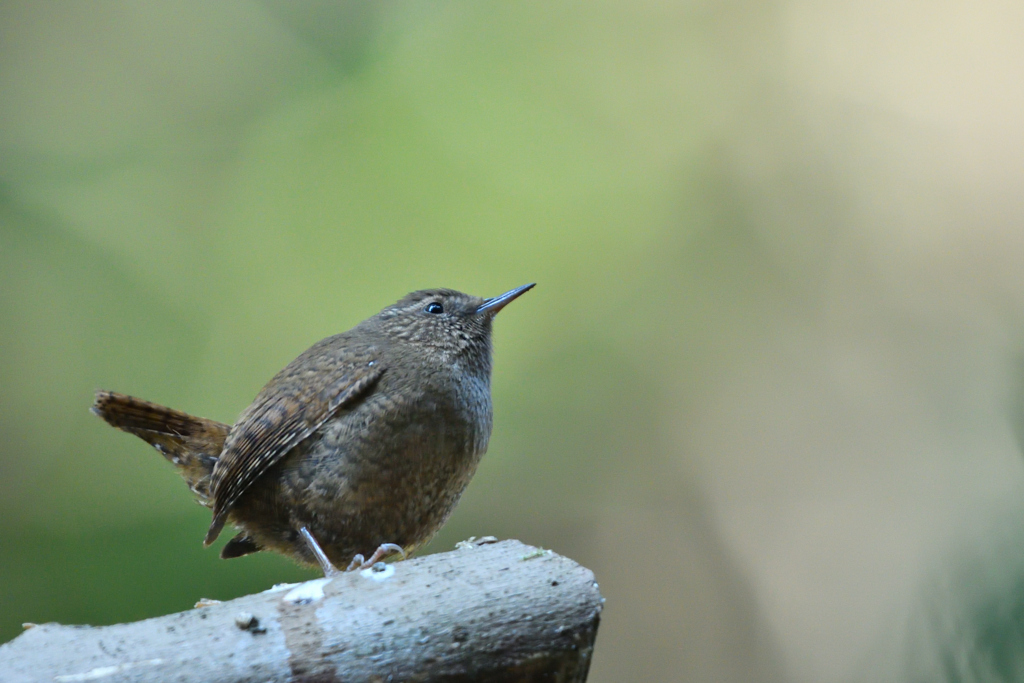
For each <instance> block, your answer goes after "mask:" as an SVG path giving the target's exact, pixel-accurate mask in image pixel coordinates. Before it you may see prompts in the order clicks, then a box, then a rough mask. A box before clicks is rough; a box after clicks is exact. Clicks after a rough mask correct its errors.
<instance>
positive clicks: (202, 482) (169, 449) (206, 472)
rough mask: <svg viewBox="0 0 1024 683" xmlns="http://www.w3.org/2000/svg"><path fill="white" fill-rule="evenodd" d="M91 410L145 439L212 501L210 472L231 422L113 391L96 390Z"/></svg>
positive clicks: (206, 501) (200, 497)
mask: <svg viewBox="0 0 1024 683" xmlns="http://www.w3.org/2000/svg"><path fill="white" fill-rule="evenodd" d="M92 412H93V414H95V415H98V416H99V417H101V418H103V420H105V421H106V422H107V424H109V425H111V426H112V427H117V428H118V429H120V430H121V431H124V432H128V433H129V434H134V435H135V436H137V437H139V438H140V439H142V440H144V441H146V442H147V443H149V444H150V445H151V446H153V447H154V448H155V449H156V450H157V451H159V452H160V454H161V455H163V456H164V457H165V458H167V460H168V461H169V462H170V463H171V464H173V465H174V466H175V467H177V468H178V471H179V473H180V474H181V476H182V477H183V478H184V479H185V482H186V483H187V484H188V486H189V488H190V489H192V491H193V493H195V494H196V497H197V499H198V500H199V502H200V503H202V504H203V505H207V506H209V505H211V504H212V500H211V498H210V476H211V475H212V474H213V469H214V465H215V464H216V463H217V458H218V456H219V455H220V452H221V450H223V448H224V441H225V439H227V436H228V432H229V430H230V429H231V428H230V427H229V426H228V425H226V424H223V423H221V422H216V421H214V420H207V419H205V418H202V417H195V416H194V415H189V414H188V413H183V412H181V411H180V410H173V409H171V408H166V407H164V406H162V405H158V404H156V403H150V402H149V401H143V400H142V399H139V398H135V397H134V396H127V395H125V394H118V393H116V392H113V391H103V390H100V391H97V392H96V398H95V401H94V402H93V406H92Z"/></svg>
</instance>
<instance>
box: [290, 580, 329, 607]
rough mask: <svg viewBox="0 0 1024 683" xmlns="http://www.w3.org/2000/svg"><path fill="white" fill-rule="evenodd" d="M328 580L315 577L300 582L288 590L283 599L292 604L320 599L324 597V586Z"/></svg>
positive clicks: (304, 603) (302, 603) (301, 603)
mask: <svg viewBox="0 0 1024 683" xmlns="http://www.w3.org/2000/svg"><path fill="white" fill-rule="evenodd" d="M328 582H330V579H316V580H314V581H307V582H306V583H300V584H299V585H298V586H296V587H295V588H293V589H291V590H290V591H288V594H287V595H285V596H284V601H285V602H290V603H292V604H293V605H306V604H308V603H311V602H315V601H317V600H320V599H322V598H323V597H324V586H325V585H327V583H328Z"/></svg>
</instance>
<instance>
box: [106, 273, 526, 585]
mask: <svg viewBox="0 0 1024 683" xmlns="http://www.w3.org/2000/svg"><path fill="white" fill-rule="evenodd" d="M532 287H533V285H532V284H529V285H524V286H522V287H517V288H516V289H513V290H511V291H508V292H506V293H505V294H502V295H501V296H497V297H494V298H493V299H481V298H479V297H475V296H470V295H468V294H462V293H461V292H456V291H454V290H451V289H431V290H423V291H419V292H413V293H412V294H409V295H408V296H406V297H405V298H403V299H401V300H400V301H398V302H397V303H396V304H394V305H392V306H388V307H387V308H385V309H384V310H382V311H381V312H380V313H378V314H377V315H375V316H373V317H371V318H368V319H367V320H364V321H363V322H361V323H359V324H358V325H356V326H355V327H354V328H352V329H351V330H349V331H348V332H342V333H341V334H337V335H334V336H333V337H328V338H326V339H323V340H321V341H320V342H317V343H316V344H314V345H313V346H312V347H310V348H309V349H308V350H307V351H306V352H305V353H303V354H302V355H300V356H299V357H298V358H296V359H295V360H293V361H292V362H291V363H289V364H288V365H287V366H286V367H285V368H284V369H283V370H281V372H279V373H277V375H275V376H274V378H273V379H271V380H270V382H268V383H267V385H266V386H265V387H263V389H262V390H261V391H260V393H259V394H258V395H257V396H256V400H254V401H253V403H252V405H250V406H249V407H248V408H246V409H245V410H244V411H243V412H242V414H241V416H240V417H239V418H238V421H237V422H235V424H234V426H228V425H226V424H222V423H220V422H215V421H213V420H207V419H205V418H201V417H194V416H192V415H188V414H187V413H182V412H179V411H177V410H172V409H170V408H165V407H163V406H160V405H157V404H154V403H149V402H148V401H143V400H141V399H137V398H133V397H131V396H125V395H124V394H117V393H114V392H110V391H98V392H96V401H95V403H94V404H93V407H92V411H93V412H94V413H95V414H97V415H99V416H100V417H102V418H103V419H104V420H106V421H107V423H109V424H110V425H112V426H114V427H117V428H118V429H121V430H123V431H126V432H128V433H130V434H135V435H136V436H138V437H140V438H142V439H144V440H145V441H147V442H148V443H150V444H151V445H152V446H153V447H154V448H156V449H157V451H159V452H160V453H161V454H162V455H163V456H164V457H165V458H167V459H168V460H169V461H170V462H171V463H173V464H174V465H175V466H176V467H177V468H178V471H179V472H180V474H181V475H182V477H183V478H184V479H185V482H186V483H187V484H188V486H189V488H190V489H192V491H193V493H195V495H196V498H197V499H198V500H199V502H200V503H202V504H203V505H206V506H207V507H211V508H212V509H213V521H212V522H211V524H210V530H209V532H208V533H207V534H206V541H205V544H206V545H209V544H210V543H213V541H214V540H215V539H216V538H217V536H218V534H220V531H221V529H222V528H223V526H224V523H225V522H228V521H230V522H231V523H232V524H234V525H235V526H236V527H238V528H239V529H240V530H241V533H239V534H238V535H237V536H235V537H234V538H232V539H231V540H230V541H229V542H228V543H227V545H225V546H224V549H223V550H222V551H221V557H224V558H230V557H240V556H242V555H248V554H249V553H254V552H257V551H260V550H274V551H277V552H280V553H283V554H285V555H287V556H289V557H292V558H294V559H296V560H298V561H299V562H303V563H307V564H313V563H318V564H319V565H320V566H321V567H322V568H323V570H324V573H325V574H327V575H331V574H333V573H334V572H335V571H337V570H335V569H334V566H335V565H337V566H347V567H348V569H354V568H360V567H367V566H370V565H372V564H374V563H375V562H377V561H379V560H380V559H381V558H382V557H385V556H387V555H389V554H391V553H399V554H401V555H402V556H403V557H405V555H406V553H412V552H413V551H414V550H416V549H417V548H419V547H421V546H422V545H423V544H425V543H426V542H427V541H429V540H430V538H431V537H432V536H433V535H434V534H435V533H436V532H437V531H438V529H440V528H441V525H442V524H444V522H445V520H446V519H447V518H448V516H449V515H450V514H451V512H452V510H453V509H454V508H455V505H456V504H457V503H458V501H459V498H460V497H461V496H462V492H463V491H464V490H465V488H466V485H467V484H468V483H469V480H470V478H471V477H472V476H473V473H474V472H475V471H476V466H477V463H479V461H480V457H481V456H482V455H483V453H484V451H485V450H486V449H487V441H488V439H489V437H490V434H491V322H492V320H493V319H494V316H495V314H497V313H498V311H500V310H501V309H502V308H504V307H505V306H506V305H507V304H508V303H509V302H511V301H513V300H514V299H516V298H517V297H519V296H520V295H521V294H523V293H524V292H527V291H528V290H530V289H531V288H532ZM366 553H372V554H371V556H370V559H369V560H368V561H365V562H364V560H363V557H364V554H366ZM350 561H351V562H350Z"/></svg>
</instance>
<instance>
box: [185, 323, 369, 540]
mask: <svg viewBox="0 0 1024 683" xmlns="http://www.w3.org/2000/svg"><path fill="white" fill-rule="evenodd" d="M325 341H326V340H325ZM318 346H319V345H318ZM374 356H375V354H373V353H367V354H359V357H358V358H354V357H351V356H349V355H345V354H336V353H330V352H329V350H325V351H324V352H320V353H318V352H317V347H316V346H314V347H313V348H311V349H310V350H309V351H307V352H306V353H304V354H303V355H302V356H300V357H299V358H297V359H295V361H293V362H292V363H291V364H289V365H288V367H286V368H285V369H284V370H282V371H281V372H279V373H278V374H277V376H275V377H274V378H273V379H272V380H270V382H268V383H267V386H265V387H264V388H263V390H262V391H261V392H260V393H259V395H258V396H257V397H256V400H255V401H253V403H252V405H251V406H249V407H248V408H247V409H246V410H245V412H243V413H242V415H241V417H239V418H238V422H236V423H235V426H234V427H232V428H231V433H230V434H229V435H228V438H227V442H226V443H225V444H224V451H223V453H221V456H220V459H219V460H218V462H217V466H216V468H215V469H214V472H213V485H212V493H213V499H214V503H213V521H212V522H211V523H210V530H209V531H208V532H207V534H206V541H205V543H206V545H209V544H210V543H212V542H213V541H214V540H215V539H216V538H217V536H218V534H220V530H221V528H223V526H224V522H225V520H226V519H227V514H228V512H229V511H230V510H231V507H232V506H233V505H234V504H235V503H236V502H237V501H238V498H239V497H240V496H241V495H242V494H243V493H245V491H246V490H247V489H248V488H249V487H250V486H252V483H253V482H254V481H256V480H257V479H258V478H259V477H260V476H261V475H262V474H263V473H264V472H266V471H267V469H269V468H270V467H271V466H273V465H274V463H276V462H278V461H280V460H281V458H283V457H284V456H285V455H286V454H287V453H288V452H289V451H290V450H291V449H292V448H294V447H295V446H296V445H297V444H298V443H299V442H301V441H302V440H303V439H305V438H306V437H308V436H309V435H310V434H312V433H313V432H314V431H316V429H317V428H319V427H320V425H322V424H323V423H324V422H325V421H326V420H327V419H328V418H329V417H330V416H331V415H333V414H334V413H335V412H336V411H337V410H338V409H339V408H341V407H342V406H344V405H346V404H350V403H351V402H352V401H354V400H356V399H358V398H359V397H360V395H362V393H363V392H364V391H366V390H367V389H368V388H369V387H370V386H371V385H372V384H373V383H374V382H376V381H377V380H378V379H379V378H380V376H381V374H383V372H384V366H383V364H382V363H381V362H380V361H379V360H377V359H376V358H375V357H374Z"/></svg>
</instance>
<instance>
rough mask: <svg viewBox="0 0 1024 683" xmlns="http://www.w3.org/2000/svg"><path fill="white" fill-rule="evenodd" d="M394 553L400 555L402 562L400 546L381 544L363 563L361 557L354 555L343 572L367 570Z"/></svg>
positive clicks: (403, 553)
mask: <svg viewBox="0 0 1024 683" xmlns="http://www.w3.org/2000/svg"><path fill="white" fill-rule="evenodd" d="M395 553H398V554H399V555H401V556H402V559H403V560H404V559H405V551H404V550H402V546H400V545H396V544H394V543H381V544H380V546H379V547H378V548H377V549H376V550H375V551H374V552H373V555H370V559H368V560H365V561H364V560H363V556H362V555H360V554H356V556H355V557H353V558H352V562H350V563H349V565H348V568H347V569H346V570H345V571H347V572H350V571H352V570H354V569H369V568H370V567H372V566H373V565H375V564H377V563H378V562H380V561H381V560H383V559H384V558H385V557H387V556H388V555H394V554H395Z"/></svg>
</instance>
